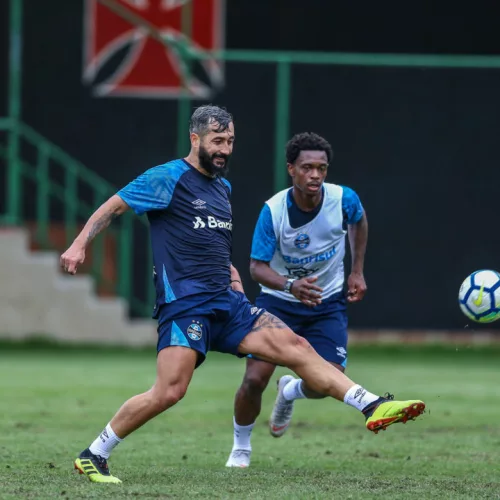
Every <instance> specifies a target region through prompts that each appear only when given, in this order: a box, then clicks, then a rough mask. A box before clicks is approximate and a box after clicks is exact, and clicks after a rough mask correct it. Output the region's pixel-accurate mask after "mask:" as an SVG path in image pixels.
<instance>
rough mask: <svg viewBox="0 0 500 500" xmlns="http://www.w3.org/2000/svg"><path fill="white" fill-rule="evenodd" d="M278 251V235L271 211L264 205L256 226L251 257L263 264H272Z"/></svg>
mask: <svg viewBox="0 0 500 500" xmlns="http://www.w3.org/2000/svg"><path fill="white" fill-rule="evenodd" d="M275 250H276V235H275V234H274V228H273V216H272V215H271V209H270V208H269V207H268V206H267V205H264V208H263V209H262V210H261V212H260V215H259V220H258V221H257V225H256V226H255V231H254V233H253V241H252V254H251V255H250V257H252V259H255V260H262V261H263V262H271V259H272V258H273V255H274V252H275Z"/></svg>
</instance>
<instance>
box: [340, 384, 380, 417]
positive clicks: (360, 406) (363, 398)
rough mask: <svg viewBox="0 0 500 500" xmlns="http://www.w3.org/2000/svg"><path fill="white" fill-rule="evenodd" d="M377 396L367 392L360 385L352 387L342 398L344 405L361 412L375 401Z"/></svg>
mask: <svg viewBox="0 0 500 500" xmlns="http://www.w3.org/2000/svg"><path fill="white" fill-rule="evenodd" d="M378 398H379V396H376V395H375V394H372V393H371V392H368V391H367V390H366V389H363V387H361V386H360V385H353V386H352V387H351V388H350V389H349V390H348V391H347V392H346V394H345V396H344V403H345V404H348V405H350V406H352V407H354V408H356V409H357V410H359V411H363V410H364V409H365V408H366V407H367V406H368V405H369V404H370V403H373V402H374V401H377V399H378Z"/></svg>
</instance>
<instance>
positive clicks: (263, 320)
mask: <svg viewBox="0 0 500 500" xmlns="http://www.w3.org/2000/svg"><path fill="white" fill-rule="evenodd" d="M284 328H288V326H286V325H285V323H283V321H281V320H280V319H279V318H277V317H276V316H273V315H272V314H270V313H268V312H265V313H264V314H262V316H261V317H260V318H259V319H258V320H257V321H256V322H255V324H254V325H253V328H252V332H258V331H259V330H266V329H278V330H281V329H284Z"/></svg>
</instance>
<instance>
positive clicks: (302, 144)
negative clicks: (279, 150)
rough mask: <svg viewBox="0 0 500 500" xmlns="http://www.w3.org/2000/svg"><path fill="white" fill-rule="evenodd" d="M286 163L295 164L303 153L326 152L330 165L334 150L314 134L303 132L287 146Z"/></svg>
mask: <svg viewBox="0 0 500 500" xmlns="http://www.w3.org/2000/svg"><path fill="white" fill-rule="evenodd" d="M285 151H286V161H287V163H294V162H295V160H296V159H297V158H298V157H299V155H300V152H301V151H324V152H325V153H326V157H327V158H328V163H330V161H331V159H332V158H333V150H332V147H331V146H330V143H329V142H328V141H327V140H326V139H324V138H323V137H321V136H320V135H318V134H315V133H314V132H302V133H301V134H295V135H294V136H293V137H292V138H291V139H290V140H289V141H288V143H287V145H286V150H285Z"/></svg>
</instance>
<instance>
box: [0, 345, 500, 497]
mask: <svg viewBox="0 0 500 500" xmlns="http://www.w3.org/2000/svg"><path fill="white" fill-rule="evenodd" d="M243 369H244V362H243V361H242V360H238V359H236V358H233V357H231V356H222V355H217V354H211V355H209V358H208V359H207V361H206V362H205V364H204V365H203V366H202V367H201V368H200V369H199V370H198V371H197V373H196V374H195V377H194V380H193V382H192V386H191V388H190V392H189V393H188V395H187V396H186V397H185V398H184V400H182V401H181V403H180V404H179V405H178V406H177V407H175V408H173V409H172V410H169V411H168V412H167V413H165V414H164V415H161V416H160V417H158V418H157V419H156V420H154V421H152V422H150V423H149V424H147V425H146V426H145V427H144V428H142V429H140V430H139V431H138V432H137V433H135V434H133V435H132V436H130V437H129V438H127V439H126V440H125V441H124V442H123V443H122V444H121V445H120V446H119V448H117V449H116V450H115V453H114V455H113V456H112V457H111V461H110V467H111V470H112V471H113V473H114V474H115V475H117V476H118V477H120V478H121V479H122V480H123V484H122V485H95V484H92V483H90V482H89V481H88V480H87V479H85V478H84V477H82V476H79V475H78V474H77V473H76V471H73V465H72V461H73V459H74V458H75V457H76V455H77V454H78V453H79V452H80V451H81V450H82V449H83V448H85V447H87V446H88V444H89V443H90V442H91V441H92V440H93V439H94V438H95V436H96V435H97V433H98V432H100V430H101V429H102V427H103V426H104V425H105V424H106V423H107V422H108V421H109V419H110V417H111V416H112V414H113V413H114V412H115V410H116V409H117V408H118V407H119V405H120V404H121V403H122V402H123V401H124V400H125V399H127V398H128V397H130V396H132V395H134V394H135V393H138V392H142V391H144V390H145V389H147V388H148V387H149V386H150V385H151V383H152V382H153V380H154V374H155V353H154V352H130V351H128V352H127V351H118V352H113V351H110V350H102V349H101V350H94V351H92V350H91V349H88V348H85V349H76V348H75V349H64V348H58V347H50V346H45V347H43V346H42V347H39V348H36V347H33V346H19V345H17V346H16V345H7V344H2V345H0V414H1V419H0V498H1V499H14V498H70V499H73V498H128V497H144V498H192V497H197V498H304V499H306V498H307V499H311V498H342V499H344V498H364V499H365V498H367V495H369V497H370V498H384V499H393V498H394V499H396V498H397V499H401V498H417V497H418V498H423V499H427V498H453V499H454V498H488V499H491V498H500V426H499V418H500V351H499V350H498V349H493V348H487V349H486V348H485V349H484V350H476V349H470V348H469V349H468V348H465V347H459V348H457V349H456V348H450V349H443V348H440V349H429V348H420V349H417V348H413V347H406V348H392V349H384V350H383V349H382V348H366V347H363V348H361V347H358V348H353V349H352V350H351V353H350V364H349V370H348V372H349V375H350V376H351V377H352V378H354V379H355V380H356V381H359V382H360V383H362V384H364V385H366V387H367V388H368V389H369V390H371V391H372V392H379V393H383V392H386V391H390V392H394V393H395V394H396V396H397V397H399V398H417V397H418V398H422V399H424V400H425V402H426V403H427V406H428V412H427V413H426V414H425V415H423V416H422V417H421V418H420V419H419V420H418V421H416V422H410V423H408V424H407V425H395V426H393V427H391V428H389V429H388V430H387V432H385V433H380V434H378V435H377V436H375V435H373V434H371V433H370V432H368V431H366V430H365V429H364V427H363V419H362V417H361V415H359V414H358V412H356V411H355V410H354V409H352V408H348V407H346V406H345V405H343V404H341V403H338V402H335V401H332V400H322V401H299V402H298V403H297V407H296V413H295V416H294V421H293V424H292V425H293V427H291V428H290V430H289V432H288V434H287V435H285V436H284V437H283V438H281V439H274V438H272V437H271V436H270V435H269V434H268V431H267V426H266V420H267V417H268V414H269V412H270V409H271V406H272V402H273V399H274V396H275V388H274V385H273V387H270V388H269V389H268V391H267V392H266V394H265V403H264V410H263V415H262V416H261V419H260V420H259V422H258V424H257V425H256V428H255V430H254V435H253V449H254V451H253V457H252V466H251V468H250V469H247V470H232V469H231V470H227V469H226V468H225V467H224V464H225V461H226V459H227V456H228V454H229V451H230V449H231V445H232V402H233V396H234V392H235V390H236V389H237V387H238V386H239V383H240V381H241V375H242V373H243ZM282 372H285V370H280V373H282Z"/></svg>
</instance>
